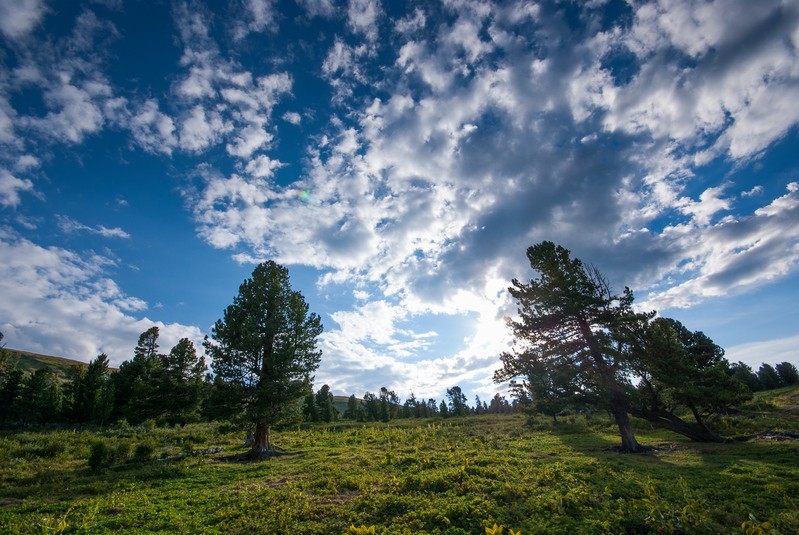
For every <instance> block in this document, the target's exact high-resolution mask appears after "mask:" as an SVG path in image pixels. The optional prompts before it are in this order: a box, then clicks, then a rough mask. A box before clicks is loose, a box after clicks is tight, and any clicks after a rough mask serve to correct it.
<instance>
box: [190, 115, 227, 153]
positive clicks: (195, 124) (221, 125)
mask: <svg viewBox="0 0 799 535" xmlns="http://www.w3.org/2000/svg"><path fill="white" fill-rule="evenodd" d="M231 130H233V126H232V125H231V124H229V123H225V121H224V120H223V118H222V116H221V115H220V114H219V113H218V112H216V111H211V112H210V113H207V112H206V110H205V109H204V108H203V107H202V106H200V105H199V104H198V105H196V106H194V107H193V108H192V109H191V111H190V112H189V113H188V114H187V115H186V116H185V117H184V118H183V121H182V122H181V124H180V146H181V148H182V149H184V150H187V151H189V152H202V151H204V150H205V149H207V148H208V147H210V146H211V145H213V144H216V143H217V142H218V141H219V140H220V139H221V138H222V135H223V134H225V133H227V132H230V131H231Z"/></svg>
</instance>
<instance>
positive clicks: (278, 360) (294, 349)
mask: <svg viewBox="0 0 799 535" xmlns="http://www.w3.org/2000/svg"><path fill="white" fill-rule="evenodd" d="M321 333H322V323H321V321H320V319H319V316H318V315H317V314H315V313H309V310H308V304H307V303H306V302H305V298H304V297H303V296H302V294H301V293H300V292H297V291H294V290H292V289H291V284H290V283H289V275H288V270H287V269H286V268H285V267H283V266H280V265H278V264H276V263H274V262H272V261H269V262H264V263H263V264H260V265H258V266H257V267H256V268H255V270H254V271H253V273H252V278H249V279H247V280H245V281H244V282H243V283H242V284H241V286H240V287H239V293H238V295H236V297H234V299H233V304H232V305H230V306H228V307H227V308H226V309H225V312H224V316H223V318H222V319H220V320H218V321H217V322H216V323H215V324H214V327H213V329H212V335H211V339H206V342H205V344H204V345H205V350H206V352H207V354H208V355H210V357H211V359H212V362H213V364H212V367H213V370H214V373H215V374H216V378H217V381H216V382H215V388H216V389H217V390H218V397H217V401H218V403H217V404H216V408H217V410H218V411H219V412H220V413H222V414H225V415H226V416H227V417H228V418H230V419H231V420H234V421H236V422H239V423H242V424H244V425H251V426H254V427H255V441H254V446H253V450H259V451H270V450H271V449H272V443H271V439H270V431H271V428H272V426H274V425H276V424H279V423H283V422H287V421H291V420H293V419H295V418H296V417H297V416H298V415H299V414H298V410H299V408H300V406H299V401H300V400H301V399H302V398H303V397H304V396H306V395H307V394H309V393H310V390H311V383H312V381H313V377H312V374H313V372H314V371H315V370H316V368H317V367H318V366H319V361H320V358H321V351H319V350H318V349H317V348H316V343H317V337H318V336H319V335H320V334H321Z"/></svg>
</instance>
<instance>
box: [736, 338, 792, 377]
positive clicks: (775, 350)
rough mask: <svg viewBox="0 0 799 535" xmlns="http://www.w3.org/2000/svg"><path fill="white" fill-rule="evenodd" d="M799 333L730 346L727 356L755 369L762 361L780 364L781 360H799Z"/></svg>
mask: <svg viewBox="0 0 799 535" xmlns="http://www.w3.org/2000/svg"><path fill="white" fill-rule="evenodd" d="M797 348H799V335H795V336H788V337H786V338H777V339H775V340H763V341H759V342H750V343H747V344H740V345H737V346H732V347H729V348H727V349H726V350H725V355H724V356H725V357H726V358H727V360H728V361H730V362H743V363H744V364H748V365H749V366H751V367H752V368H753V369H754V370H755V371H757V369H758V368H759V367H760V365H761V364H762V363H766V364H771V365H772V366H773V365H775V364H779V363H781V362H791V363H794V364H795V363H797V362H799V349H797Z"/></svg>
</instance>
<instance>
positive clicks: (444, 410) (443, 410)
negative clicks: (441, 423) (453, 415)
mask: <svg viewBox="0 0 799 535" xmlns="http://www.w3.org/2000/svg"><path fill="white" fill-rule="evenodd" d="M438 412H439V414H441V417H442V418H449V407H448V406H447V402H446V401H444V400H441V405H439V407H438Z"/></svg>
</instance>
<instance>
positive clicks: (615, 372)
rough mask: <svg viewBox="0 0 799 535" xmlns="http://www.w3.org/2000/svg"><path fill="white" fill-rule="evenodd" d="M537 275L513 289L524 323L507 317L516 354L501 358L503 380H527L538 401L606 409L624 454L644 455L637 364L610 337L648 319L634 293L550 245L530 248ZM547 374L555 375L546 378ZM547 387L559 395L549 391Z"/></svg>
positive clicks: (499, 376)
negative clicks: (634, 376)
mask: <svg viewBox="0 0 799 535" xmlns="http://www.w3.org/2000/svg"><path fill="white" fill-rule="evenodd" d="M527 258H528V259H529V261H530V266H531V267H532V268H533V270H534V271H535V272H536V274H537V275H538V277H537V278H534V279H532V280H530V282H529V283H522V282H519V281H518V280H516V279H514V280H513V281H512V286H511V287H510V288H508V291H509V292H510V294H511V296H512V297H513V298H514V299H516V301H517V303H518V320H508V325H509V326H510V328H511V330H512V332H513V335H514V337H515V347H514V350H513V351H512V352H508V353H503V354H502V355H501V356H500V358H501V360H502V364H503V367H502V369H500V370H497V371H496V372H495V374H494V379H495V381H496V382H504V381H508V380H514V379H522V381H523V382H524V383H523V384H524V385H525V386H526V387H527V388H528V389H529V390H530V392H529V393H530V395H531V396H532V397H533V398H534V399H533V401H534V403H539V404H540V403H541V401H543V399H546V398H547V396H551V395H554V396H558V397H568V398H572V399H581V400H582V401H583V402H584V403H589V404H593V405H596V406H601V407H604V408H607V409H608V410H609V411H610V413H611V414H612V415H613V418H614V420H615V422H616V425H617V426H618V428H619V434H620V435H621V442H622V445H621V449H622V450H623V451H626V452H638V451H642V450H643V449H645V448H643V447H642V446H640V445H639V444H638V441H637V440H636V438H635V434H634V433H633V428H632V424H631V423H630V419H629V416H628V411H629V392H630V390H631V388H632V385H631V384H630V381H629V373H630V371H631V369H630V362H629V358H628V355H626V354H624V353H623V352H622V351H621V350H620V349H621V348H620V347H619V344H618V343H617V341H616V340H614V339H613V337H612V336H611V333H613V332H616V331H618V330H620V329H621V328H622V326H623V325H624V324H625V323H635V324H637V323H639V322H641V321H644V320H645V319H647V317H648V315H645V314H636V313H635V312H634V311H633V310H632V303H633V294H632V292H631V291H630V290H629V288H625V290H624V294H623V295H621V296H617V295H614V294H613V293H611V291H610V288H609V285H608V284H607V282H606V281H605V279H604V278H603V277H602V276H601V274H600V273H599V272H598V271H597V270H596V269H593V268H592V267H590V266H586V265H584V264H583V263H582V262H581V261H580V260H579V259H576V258H571V256H570V253H569V250H568V249H565V248H563V247H561V246H559V245H555V244H554V243H552V242H549V241H544V242H541V243H539V244H537V245H534V246H532V247H530V248H528V249H527ZM541 374H544V375H546V376H547V377H548V379H547V380H546V381H542V380H541V379H542V378H541V376H540V375H541ZM542 385H553V386H552V387H553V388H554V387H557V391H552V392H543V391H542V388H543V389H544V390H546V388H545V387H544V386H542Z"/></svg>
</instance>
